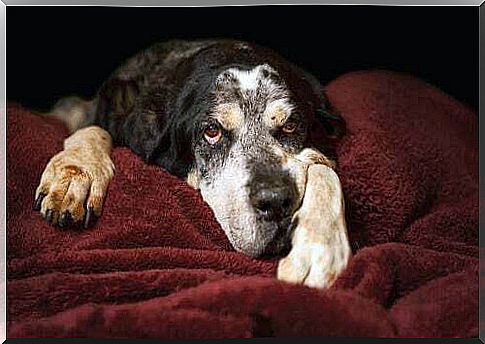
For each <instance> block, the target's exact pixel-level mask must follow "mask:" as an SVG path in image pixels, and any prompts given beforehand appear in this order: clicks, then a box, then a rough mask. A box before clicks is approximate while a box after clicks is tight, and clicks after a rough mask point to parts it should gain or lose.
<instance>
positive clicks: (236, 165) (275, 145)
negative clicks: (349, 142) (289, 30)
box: [165, 45, 342, 257]
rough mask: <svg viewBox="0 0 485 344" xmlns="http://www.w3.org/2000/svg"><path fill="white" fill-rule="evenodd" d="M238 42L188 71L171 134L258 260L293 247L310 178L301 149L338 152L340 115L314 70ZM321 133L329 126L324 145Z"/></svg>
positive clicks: (223, 217)
mask: <svg viewBox="0 0 485 344" xmlns="http://www.w3.org/2000/svg"><path fill="white" fill-rule="evenodd" d="M233 48H234V47H233ZM237 49H239V50H237ZM237 49H233V50H231V49H229V50H222V53H221V50H219V51H217V53H218V54H219V55H218V56H217V59H216V60H217V61H218V63H216V64H213V65H212V66H211V63H213V61H214V60H213V57H212V56H211V55H210V54H211V51H208V52H207V54H206V55H205V56H203V57H200V56H199V57H197V58H198V59H199V61H191V63H190V66H188V67H187V66H186V67H185V69H183V70H180V73H179V75H183V74H184V73H186V75H187V77H186V78H185V85H184V88H183V91H182V92H181V98H180V99H179V104H181V105H180V112H181V113H182V114H181V117H180V118H179V120H178V121H173V125H172V126H173V128H172V131H171V133H172V134H171V135H172V136H171V141H174V142H175V143H174V144H176V145H178V146H177V147H174V148H175V150H176V151H177V152H178V154H177V157H178V159H179V160H178V161H180V160H183V161H184V162H183V163H182V164H181V165H179V166H183V168H185V171H186V173H187V180H188V181H189V183H190V184H191V185H193V186H194V187H196V188H198V189H200V192H201V194H202V196H203V198H204V200H205V201H206V202H207V203H208V204H209V205H210V207H211V208H212V210H213V211H214V213H215V216H216V218H217V220H218V222H219V223H220V225H221V226H222V228H223V230H224V231H225V233H226V235H227V237H228V238H229V240H230V242H231V243H232V245H233V246H234V248H235V249H236V250H238V251H242V252H244V253H246V254H248V255H250V256H255V257H256V256H260V255H263V254H276V253H279V252H280V251H282V250H283V249H285V248H287V247H288V244H289V241H290V240H289V237H290V233H291V230H292V225H291V224H292V216H293V214H294V213H295V211H296V209H298V207H299V205H300V202H301V200H302V197H303V194H304V190H305V182H306V180H305V178H306V166H307V165H305V164H304V163H302V162H301V161H300V160H299V159H298V154H299V153H300V152H302V150H303V149H304V148H306V147H310V146H313V147H315V146H316V148H319V149H320V150H321V151H323V153H324V154H325V155H326V156H327V157H329V158H330V155H329V154H328V152H326V151H325V150H324V148H326V147H329V146H328V145H327V143H328V140H326V139H328V138H330V137H331V136H335V134H336V133H337V132H338V129H340V128H341V124H342V122H341V121H339V117H336V116H333V115H330V113H328V112H327V111H326V104H325V101H324V94H323V89H322V88H321V86H320V85H319V84H318V82H316V81H315V79H313V78H312V77H311V76H309V75H308V74H306V73H305V72H303V71H301V70H299V69H297V68H296V67H294V66H292V65H290V64H289V63H287V62H286V61H283V60H282V59H280V58H278V57H275V55H270V53H268V51H267V50H264V51H263V53H261V51H260V50H259V51H255V50H254V49H252V48H251V47H249V46H247V45H238V46H237ZM221 54H222V55H224V54H225V55H224V56H223V58H222V60H223V62H224V61H225V62H224V63H220V61H221ZM244 54H246V56H244ZM226 62H227V63H226ZM234 62H236V63H234ZM200 66H203V67H200ZM197 68H202V70H199V71H198V72H194V70H197ZM315 131H320V132H322V133H326V135H324V137H321V138H320V143H321V144H322V145H320V146H319V145H315V143H314V142H312V141H314V136H313V134H312V133H313V132H315ZM180 137H184V139H180ZM165 142H167V141H166V140H165ZM187 143H189V144H190V152H188V147H187V146H185V147H183V148H182V146H183V145H184V144H187ZM180 156H185V160H184V159H180ZM172 160H177V159H172ZM328 161H329V162H330V160H328Z"/></svg>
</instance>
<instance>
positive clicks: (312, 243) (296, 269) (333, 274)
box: [277, 164, 351, 288]
mask: <svg viewBox="0 0 485 344" xmlns="http://www.w3.org/2000/svg"><path fill="white" fill-rule="evenodd" d="M293 220H294V221H297V222H296V228H295V230H294V233H293V237H292V249H291V251H290V253H289V254H288V256H287V257H285V258H283V259H281V260H280V261H279V264H278V270H277V277H278V279H280V280H283V281H287V282H291V283H303V284H304V285H307V286H309V287H315V288H326V287H329V286H330V285H332V283H333V282H334V280H335V279H336V278H337V277H338V275H339V274H340V273H341V272H342V271H343V270H344V269H345V267H346V266H347V263H348V261H349V259H350V257H351V249H350V245H349V240H348V237H347V228H346V223H345V212H344V200H343V195H342V190H341V186H340V181H339V178H338V176H337V174H336V173H335V171H334V170H333V169H332V168H330V167H328V166H326V165H323V164H312V165H309V166H308V170H307V182H306V190H305V194H304V197H303V200H302V205H301V207H300V209H298V211H297V212H296V213H295V215H294V218H293Z"/></svg>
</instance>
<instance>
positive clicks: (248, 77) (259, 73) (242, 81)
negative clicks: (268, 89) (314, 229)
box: [226, 64, 279, 91]
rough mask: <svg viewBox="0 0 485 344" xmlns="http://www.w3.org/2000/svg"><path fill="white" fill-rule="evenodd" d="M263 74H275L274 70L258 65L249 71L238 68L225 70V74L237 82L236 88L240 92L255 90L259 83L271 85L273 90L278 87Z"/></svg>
mask: <svg viewBox="0 0 485 344" xmlns="http://www.w3.org/2000/svg"><path fill="white" fill-rule="evenodd" d="M265 72H266V73H267V74H269V73H271V74H277V72H276V70H274V69H273V68H271V67H270V66H269V65H267V64H263V65H258V66H256V67H254V68H253V69H250V70H243V69H239V68H229V69H228V70H226V73H229V74H231V75H232V76H233V77H234V78H235V79H236V80H237V82H238V84H239V85H238V86H239V88H240V89H241V90H242V91H248V90H255V89H257V88H258V86H260V83H261V82H265V83H266V84H267V85H266V86H269V85H272V86H273V87H275V88H277V87H279V86H277V85H276V84H274V83H273V82H272V81H271V80H270V79H269V78H268V77H267V75H265Z"/></svg>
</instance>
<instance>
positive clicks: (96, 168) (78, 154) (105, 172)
mask: <svg viewBox="0 0 485 344" xmlns="http://www.w3.org/2000/svg"><path fill="white" fill-rule="evenodd" d="M90 129H92V128H87V129H83V130H85V132H82V131H80V132H81V133H80V134H77V133H76V134H75V135H77V137H74V135H73V136H71V138H69V139H68V140H71V142H70V141H68V140H66V144H65V149H64V150H63V151H62V152H60V153H59V154H57V155H56V156H54V157H53V158H52V159H51V160H50V161H49V163H48V164H47V167H46V169H45V170H44V172H43V174H42V177H41V181H40V184H39V186H38V187H37V190H36V193H35V201H34V206H33V208H34V210H36V211H39V210H40V212H41V214H42V216H43V217H44V219H45V220H46V221H48V222H49V223H52V224H57V225H59V227H65V226H68V225H70V224H74V223H80V222H82V223H83V225H84V227H85V228H87V227H89V226H90V224H91V223H92V222H93V220H94V219H95V218H96V217H99V216H100V214H101V209H102V206H103V201H104V197H105V194H106V190H107V188H108V185H109V182H110V181H111V179H112V177H113V175H114V165H113V163H112V161H111V158H110V156H109V150H106V149H105V148H106V146H107V145H106V142H105V141H106V140H108V138H107V137H105V136H101V137H104V141H103V143H105V145H104V146H103V144H101V145H97V144H96V142H97V141H94V142H90V141H89V140H88V139H89V138H92V137H93V136H94V137H97V136H99V135H100V134H103V135H104V133H100V132H96V129H92V130H91V131H90ZM83 134H84V137H83V136H82V135H83ZM82 138H84V139H85V140H84V141H83V140H82ZM80 139H81V140H80ZM70 143H71V144H70ZM110 145H111V143H110V142H109V147H110Z"/></svg>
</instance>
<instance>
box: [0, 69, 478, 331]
mask: <svg viewBox="0 0 485 344" xmlns="http://www.w3.org/2000/svg"><path fill="white" fill-rule="evenodd" d="M326 91H327V94H328V97H329V99H330V102H331V104H332V106H333V107H334V108H335V110H337V111H339V112H340V113H341V115H342V116H343V117H344V118H345V120H346V122H347V127H348V133H347V134H346V136H345V137H344V139H343V140H342V142H341V143H340V144H339V146H338V147H337V157H338V162H339V166H338V175H339V177H340V179H341V183H342V187H343V191H344V195H345V198H346V213H347V222H348V229H349V236H350V238H351V242H352V247H353V249H354V256H353V258H352V260H351V262H350V264H349V266H348V268H347V270H346V271H345V272H344V273H343V274H342V275H341V276H340V277H339V278H338V279H337V281H336V282H335V284H334V285H333V286H332V287H331V288H330V289H329V290H315V289H310V288H307V287H304V286H299V285H290V284H286V283H283V282H280V281H277V280H276V279H275V272H276V264H277V261H276V260H275V259H273V260H263V259H260V260H257V259H252V258H249V257H247V256H245V255H243V254H241V253H238V252H235V251H234V250H233V248H232V247H231V245H230V243H229V241H228V240H227V238H226V237H225V235H224V232H223V231H222V229H221V228H220V226H219V225H218V223H217V221H216V220H215V218H214V215H213V213H212V210H211V209H210V208H209V207H208V205H207V204H206V203H204V201H203V200H202V197H201V196H200V194H199V193H198V192H197V191H196V190H193V189H191V188H190V187H189V186H188V185H187V184H186V183H185V182H184V181H182V180H180V179H178V178H176V177H174V176H172V175H170V174H168V173H167V172H166V171H164V170H163V169H162V168H160V167H157V166H150V165H146V164H145V163H143V162H142V161H141V159H139V158H138V157H137V156H135V155H134V154H133V153H132V152H131V151H130V150H128V149H127V148H121V147H118V148H115V150H114V152H113V161H114V164H115V166H116V175H115V178H114V179H113V181H112V183H111V184H110V186H109V190H108V195H107V198H106V201H105V205H104V209H103V214H102V216H101V218H100V219H99V220H98V222H97V223H96V225H95V227H94V228H92V229H89V230H72V229H70V230H60V229H59V228H54V227H52V226H50V225H49V224H47V223H46V222H45V221H43V220H42V219H41V216H40V214H39V213H36V212H34V211H32V202H33V196H34V192H35V188H36V187H37V183H38V182H39V180H40V175H41V173H42V171H43V169H44V167H45V165H46V164H47V162H48V161H49V159H50V158H51V157H52V156H53V155H54V154H56V153H57V152H59V151H60V150H62V144H63V140H64V139H65V138H66V137H67V135H68V133H67V130H66V128H65V127H64V126H63V125H62V124H61V123H60V122H58V121H56V120H55V119H52V118H47V117H44V116H42V115H40V114H38V113H35V112H34V111H31V110H28V109H25V108H23V107H22V106H20V105H17V104H10V105H9V106H8V108H7V305H8V307H7V320H8V323H7V325H8V326H7V337H9V338H12V337H91V338H107V337H114V338H235V337H238V338H249V337H264V336H373V337H395V336H398V337H477V336H478V292H479V289H478V278H479V277H478V276H479V268H478V254H479V248H478V202H479V194H478V192H479V191H478V188H479V184H478V119H477V116H476V114H475V113H474V112H473V111H472V110H471V109H469V108H468V107H467V106H465V105H463V104H461V103H459V102H457V101H456V100H454V99H453V98H451V97H449V96H448V95H446V94H444V93H443V92H441V91H440V90H438V89H437V88H435V87H433V86H431V85H429V84H427V83H425V82H423V81H420V80H418V79H416V78H413V77H411V76H408V75H402V74H397V73H393V72H387V71H362V72H354V73H349V74H345V75H343V76H341V77H339V78H338V79H336V80H334V81H332V82H331V83H330V84H328V85H327V87H326Z"/></svg>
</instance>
